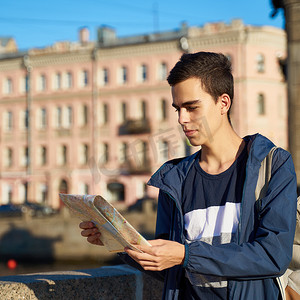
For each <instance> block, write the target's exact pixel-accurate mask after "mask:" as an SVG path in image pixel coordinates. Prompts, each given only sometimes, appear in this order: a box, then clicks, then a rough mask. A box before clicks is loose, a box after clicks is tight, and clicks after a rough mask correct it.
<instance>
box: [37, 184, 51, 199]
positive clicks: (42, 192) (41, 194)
mask: <svg viewBox="0 0 300 300" xmlns="http://www.w3.org/2000/svg"><path fill="white" fill-rule="evenodd" d="M47 197H48V187H47V184H46V183H40V184H39V191H38V195H37V201H38V202H39V203H46V202H47Z"/></svg>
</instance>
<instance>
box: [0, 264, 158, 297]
mask: <svg viewBox="0 0 300 300" xmlns="http://www.w3.org/2000/svg"><path fill="white" fill-rule="evenodd" d="M162 288H163V283H162V282H160V281H158V280H156V279H154V278H152V277H150V276H149V275H146V274H144V273H142V272H140V271H137V270H136V269H133V268H131V267H129V266H127V265H118V266H114V267H102V268H98V269H88V270H80V271H65V272H51V273H36V274H29V275H17V276H7V277H0V298H1V299H2V300H8V299H24V300H26V299H28V300H29V299H30V300H35V299H37V300H41V299H52V300H55V299H57V300H61V299H64V300H68V299H70V300H71V299H72V300H76V299H86V300H88V299H99V300H100V299H101V300H109V299H114V300H118V299H120V300H121V299H122V300H123V299H130V300H131V299H132V300H133V299H136V300H140V299H143V300H144V299H145V300H148V299H149V300H155V299H161V293H162Z"/></svg>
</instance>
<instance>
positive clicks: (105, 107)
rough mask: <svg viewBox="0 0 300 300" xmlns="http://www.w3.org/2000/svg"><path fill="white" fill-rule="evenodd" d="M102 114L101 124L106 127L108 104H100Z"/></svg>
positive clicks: (100, 115)
mask: <svg viewBox="0 0 300 300" xmlns="http://www.w3.org/2000/svg"><path fill="white" fill-rule="evenodd" d="M99 109H100V113H99V123H100V125H105V124H107V123H108V118H109V117H108V114H109V112H108V104H107V103H100V106H99Z"/></svg>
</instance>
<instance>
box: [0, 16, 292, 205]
mask: <svg viewBox="0 0 300 300" xmlns="http://www.w3.org/2000/svg"><path fill="white" fill-rule="evenodd" d="M197 51H214V52H222V53H224V54H225V55H226V56H227V57H228V58H229V59H230V60H231V62H232V67H233V75H234V78H235V98H234V104H233V109H232V117H231V119H232V123H233V127H234V128H235V129H236V131H237V132H238V134H240V135H241V136H244V135H247V134H252V133H256V132H260V133H262V134H265V135H267V136H268V137H269V138H270V139H271V140H273V141H274V143H276V144H277V145H279V146H281V147H283V148H287V146H288V127H287V123H288V122H287V87H286V83H285V79H284V69H283V68H282V67H281V66H282V65H283V63H282V62H283V61H284V59H285V58H286V34H285V32H284V30H281V29H279V28H274V27H268V26H263V27H255V26H251V25H245V24H243V22H242V21H241V20H238V19H236V20H233V21H232V22H231V23H230V24H225V23H208V24H206V25H204V26H203V27H189V26H187V25H186V24H184V23H183V24H182V25H181V28H180V29H179V30H175V31H169V32H161V33H156V34H148V35H138V36H131V37H125V38H119V37H117V34H116V32H115V31H114V30H113V29H112V28H109V27H100V28H99V30H98V39H97V41H91V40H90V39H89V32H88V29H87V28H81V29H80V30H79V39H78V42H76V43H74V42H59V43H56V44H54V45H52V46H51V47H47V48H43V49H29V50H28V51H26V52H19V51H18V50H17V46H16V44H15V42H14V40H13V39H10V38H0V116H1V124H0V154H1V155H0V197H1V198H0V199H1V203H0V204H6V203H16V204H17V203H24V202H38V203H43V204H47V205H50V206H53V207H55V208H58V207H59V206H60V205H61V204H60V202H59V198H58V193H59V192H64V193H74V194H76V193H79V194H86V193H89V194H101V195H103V196H104V197H105V198H106V199H108V200H109V201H122V202H124V204H125V205H131V204H133V203H135V202H136V200H137V199H140V198H143V197H146V196H150V197H154V196H156V193H157V191H156V190H152V189H151V188H148V189H147V188H146V182H147V181H148V179H149V177H150V175H151V174H152V173H153V172H154V171H155V170H156V169H157V168H158V167H159V166H160V165H161V164H162V163H163V162H164V161H166V160H168V159H171V158H174V157H179V156H184V155H187V154H189V153H190V152H194V151H196V150H197V149H191V148H190V147H189V146H188V145H187V143H186V140H185V137H184V136H183V135H182V133H181V131H180V127H179V126H178V123H177V113H176V112H175V111H174V108H172V107H171V103H172V99H171V93H170V87H169V86H168V84H167V82H166V80H165V79H166V77H167V74H168V72H169V71H170V69H171V68H172V67H173V65H174V64H175V63H176V62H177V60H178V59H179V58H180V56H181V55H182V53H185V52H197Z"/></svg>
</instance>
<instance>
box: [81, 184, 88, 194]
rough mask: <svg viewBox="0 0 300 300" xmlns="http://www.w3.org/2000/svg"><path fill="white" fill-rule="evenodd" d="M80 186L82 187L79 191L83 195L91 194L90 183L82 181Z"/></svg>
mask: <svg viewBox="0 0 300 300" xmlns="http://www.w3.org/2000/svg"><path fill="white" fill-rule="evenodd" d="M79 187H80V188H79V193H80V194H81V195H88V194H89V186H88V184H86V183H84V182H82V183H81V184H80V186H79Z"/></svg>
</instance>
